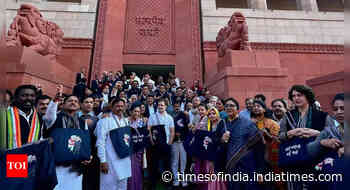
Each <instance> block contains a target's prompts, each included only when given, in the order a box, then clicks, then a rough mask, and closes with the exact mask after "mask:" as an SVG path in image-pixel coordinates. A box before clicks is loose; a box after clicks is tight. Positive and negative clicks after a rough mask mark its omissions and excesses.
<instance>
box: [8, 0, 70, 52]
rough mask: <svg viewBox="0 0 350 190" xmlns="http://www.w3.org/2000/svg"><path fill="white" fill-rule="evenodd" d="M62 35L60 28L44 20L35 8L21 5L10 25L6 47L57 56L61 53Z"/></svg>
mask: <svg viewBox="0 0 350 190" xmlns="http://www.w3.org/2000/svg"><path fill="white" fill-rule="evenodd" d="M63 35H64V33H63V31H62V30H61V29H60V27H59V26H58V25H57V24H55V23H53V22H50V21H47V20H44V19H43V17H42V15H41V13H40V11H39V10H38V9H37V8H36V7H34V6H32V5H28V4H23V5H21V7H20V9H19V10H18V12H17V16H16V17H15V18H14V21H13V22H12V24H11V25H10V29H9V31H8V37H7V45H8V46H22V45H23V46H27V47H30V48H31V49H33V50H34V51H36V52H38V53H39V54H41V55H43V56H46V55H58V54H59V53H60V51H61V47H62V43H63Z"/></svg>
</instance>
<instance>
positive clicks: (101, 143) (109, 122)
mask: <svg viewBox="0 0 350 190" xmlns="http://www.w3.org/2000/svg"><path fill="white" fill-rule="evenodd" d="M114 116H115V118H116V119H117V121H118V122H119V124H120V127H125V126H127V125H128V119H127V118H124V117H123V118H121V119H119V117H118V116H116V115H114ZM116 128H118V125H117V124H116V122H115V120H114V119H113V117H112V114H111V116H110V117H106V118H103V119H101V120H99V121H98V122H97V126H96V129H95V131H94V133H95V135H96V136H97V141H96V147H97V155H98V157H99V158H100V161H101V162H106V141H107V138H109V131H111V130H113V129H116Z"/></svg>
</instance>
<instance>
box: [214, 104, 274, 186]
mask: <svg viewBox="0 0 350 190" xmlns="http://www.w3.org/2000/svg"><path fill="white" fill-rule="evenodd" d="M238 109H239V104H238V102H237V101H236V100H235V99H234V98H229V99H227V100H225V111H226V113H227V115H228V117H227V118H226V119H225V120H222V121H221V122H220V123H219V125H218V127H217V129H216V139H215V141H217V142H219V143H221V146H222V148H223V149H224V150H225V151H224V152H225V154H226V173H230V174H241V175H240V177H241V178H240V180H239V181H234V182H233V181H232V180H231V181H230V182H229V183H228V189H229V190H248V189H249V190H251V189H253V190H262V189H266V186H265V185H264V184H263V183H262V179H258V178H257V177H256V176H255V175H254V173H259V174H262V173H263V172H264V171H265V169H266V167H267V165H266V162H265V159H264V151H265V147H264V143H263V141H262V134H261V132H260V131H259V129H258V128H257V127H256V125H255V124H254V123H253V122H252V121H251V120H248V119H245V118H242V117H239V116H238ZM250 179H251V180H250Z"/></svg>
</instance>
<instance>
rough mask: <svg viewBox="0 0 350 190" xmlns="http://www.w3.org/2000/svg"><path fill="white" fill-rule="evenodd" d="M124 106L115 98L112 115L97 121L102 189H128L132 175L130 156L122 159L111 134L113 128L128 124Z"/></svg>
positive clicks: (121, 101) (97, 143)
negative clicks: (128, 180)
mask: <svg viewBox="0 0 350 190" xmlns="http://www.w3.org/2000/svg"><path fill="white" fill-rule="evenodd" d="M124 107H125V102H124V101H123V100H120V99H115V100H113V102H112V113H111V114H110V116H109V117H106V118H104V119H101V120H99V121H98V123H97V127H96V130H95V134H96V136H97V142H96V146H97V155H98V157H99V158H100V162H101V177H100V180H101V181H100V190H126V189H127V179H128V178H129V177H131V160H130V156H128V157H126V158H123V159H120V158H119V156H118V155H117V153H116V151H115V150H114V147H113V145H112V141H111V138H110V135H109V131H111V130H112V129H116V128H118V127H125V126H127V125H128V119H127V118H125V117H124V113H123V110H124ZM117 122H118V123H117Z"/></svg>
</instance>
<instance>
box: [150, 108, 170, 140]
mask: <svg viewBox="0 0 350 190" xmlns="http://www.w3.org/2000/svg"><path fill="white" fill-rule="evenodd" d="M157 115H158V118H159V122H160V123H158V120H157ZM147 124H148V126H155V125H164V127H165V133H166V140H167V142H168V143H169V140H170V128H174V127H175V124H174V119H173V117H171V116H170V115H169V114H168V113H166V112H164V113H163V114H160V113H159V112H156V113H155V114H152V115H151V116H150V117H149V119H148V123H147Z"/></svg>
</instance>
